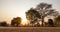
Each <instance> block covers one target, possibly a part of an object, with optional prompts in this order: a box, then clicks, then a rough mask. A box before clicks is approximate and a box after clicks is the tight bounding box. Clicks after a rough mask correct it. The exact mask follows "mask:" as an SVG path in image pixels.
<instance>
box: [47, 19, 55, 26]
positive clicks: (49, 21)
mask: <svg viewBox="0 0 60 32" xmlns="http://www.w3.org/2000/svg"><path fill="white" fill-rule="evenodd" d="M48 24H49V26H51V27H54V22H53V20H52V19H48Z"/></svg>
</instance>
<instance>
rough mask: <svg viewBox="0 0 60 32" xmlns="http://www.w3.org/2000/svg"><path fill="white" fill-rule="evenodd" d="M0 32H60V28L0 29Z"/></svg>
mask: <svg viewBox="0 0 60 32" xmlns="http://www.w3.org/2000/svg"><path fill="white" fill-rule="evenodd" d="M0 32H60V27H0Z"/></svg>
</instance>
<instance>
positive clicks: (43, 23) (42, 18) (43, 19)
mask: <svg viewBox="0 0 60 32" xmlns="http://www.w3.org/2000/svg"><path fill="white" fill-rule="evenodd" d="M43 26H44V17H43V16H42V27H43Z"/></svg>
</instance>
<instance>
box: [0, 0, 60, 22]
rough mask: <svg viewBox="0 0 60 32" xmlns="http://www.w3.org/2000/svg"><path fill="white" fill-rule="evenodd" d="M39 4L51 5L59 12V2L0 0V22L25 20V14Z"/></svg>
mask: <svg viewBox="0 0 60 32" xmlns="http://www.w3.org/2000/svg"><path fill="white" fill-rule="evenodd" d="M41 2H45V3H48V4H52V5H53V8H54V9H56V10H57V11H59V12H60V0H0V21H7V23H10V21H11V19H12V18H14V17H21V18H22V19H23V20H26V18H25V12H26V11H27V10H29V9H30V8H31V7H34V8H35V7H36V5H38V4H39V3H41Z"/></svg>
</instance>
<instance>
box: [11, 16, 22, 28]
mask: <svg viewBox="0 0 60 32" xmlns="http://www.w3.org/2000/svg"><path fill="white" fill-rule="evenodd" d="M20 24H21V18H20V17H16V18H13V19H12V21H11V25H12V26H17V27H18V26H19V25H20Z"/></svg>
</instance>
